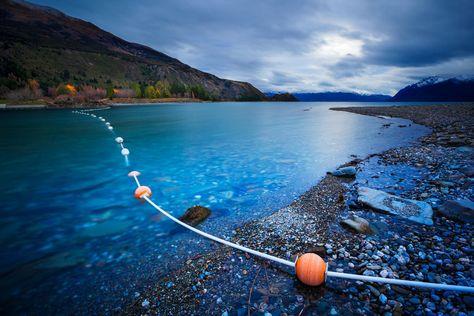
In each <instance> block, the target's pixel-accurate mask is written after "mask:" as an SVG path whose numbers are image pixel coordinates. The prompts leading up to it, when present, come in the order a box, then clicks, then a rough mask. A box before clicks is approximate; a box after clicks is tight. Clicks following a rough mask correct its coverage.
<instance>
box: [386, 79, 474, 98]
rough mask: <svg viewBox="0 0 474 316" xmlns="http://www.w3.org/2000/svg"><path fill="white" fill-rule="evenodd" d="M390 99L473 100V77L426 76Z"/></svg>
mask: <svg viewBox="0 0 474 316" xmlns="http://www.w3.org/2000/svg"><path fill="white" fill-rule="evenodd" d="M391 101H434V102H444V101H474V77H471V78H469V77H454V78H443V77H439V76H433V77H428V78H425V79H423V80H421V81H419V82H417V83H414V84H412V85H409V86H406V87H405V88H403V89H401V90H400V91H398V93H397V94H395V96H393V98H392V99H391Z"/></svg>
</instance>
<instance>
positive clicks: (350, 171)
mask: <svg viewBox="0 0 474 316" xmlns="http://www.w3.org/2000/svg"><path fill="white" fill-rule="evenodd" d="M328 173H329V174H332V175H333V176H336V177H347V178H352V177H355V175H356V173H357V171H356V168H355V167H352V166H350V167H342V168H339V169H337V170H334V171H330V172H328Z"/></svg>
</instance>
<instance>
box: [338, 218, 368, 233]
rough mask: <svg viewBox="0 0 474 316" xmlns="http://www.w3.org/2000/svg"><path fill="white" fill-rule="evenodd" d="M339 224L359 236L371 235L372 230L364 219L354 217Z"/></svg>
mask: <svg viewBox="0 0 474 316" xmlns="http://www.w3.org/2000/svg"><path fill="white" fill-rule="evenodd" d="M341 224H342V225H343V226H346V227H349V228H351V229H353V230H355V231H356V232H358V233H361V234H370V233H372V229H371V228H370V224H369V222H368V221H367V220H366V219H364V218H362V217H359V216H357V215H354V216H353V217H352V218H347V219H344V220H342V221H341Z"/></svg>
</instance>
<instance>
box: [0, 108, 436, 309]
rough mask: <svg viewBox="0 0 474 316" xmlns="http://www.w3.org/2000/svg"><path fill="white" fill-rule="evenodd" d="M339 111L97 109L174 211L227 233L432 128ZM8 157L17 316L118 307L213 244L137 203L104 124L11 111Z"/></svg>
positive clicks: (8, 299)
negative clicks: (204, 215) (196, 210)
mask: <svg viewBox="0 0 474 316" xmlns="http://www.w3.org/2000/svg"><path fill="white" fill-rule="evenodd" d="M335 105H337V104H334V103H313V104H309V103H302V104H298V103H221V104H220V103H212V104H166V105H159V106H141V107H122V108H113V109H109V110H104V111H101V112H100V114H101V115H103V116H105V117H107V119H108V120H109V121H110V122H111V123H112V124H113V126H114V130H115V132H116V133H117V135H118V136H122V137H124V138H125V142H126V145H127V148H129V149H130V151H131V154H130V163H131V168H133V169H137V170H139V171H140V172H142V176H141V178H140V180H141V182H142V183H143V184H146V185H149V186H151V187H152V189H153V193H154V198H155V201H157V202H158V203H159V204H160V205H161V206H163V207H164V208H165V209H167V210H169V211H171V212H172V213H173V214H174V215H180V214H182V213H183V212H184V211H185V210H186V209H187V208H188V207H190V206H192V205H195V204H200V205H205V206H208V207H210V208H211V209H212V211H213V213H212V215H211V217H210V218H209V219H208V220H207V221H206V223H204V224H203V225H202V228H203V229H204V230H206V231H209V232H211V233H215V234H217V235H219V236H224V237H229V236H231V235H232V229H233V228H234V227H235V226H236V225H239V224H241V223H243V222H245V221H247V220H250V219H252V218H256V217H260V216H263V215H265V214H268V213H269V212H271V211H272V210H274V209H276V208H278V207H281V206H283V205H285V204H287V203H289V202H291V201H292V200H293V199H294V198H296V197H297V196H298V195H300V194H301V193H303V192H304V191H305V190H307V189H308V188H309V187H310V186H311V185H313V184H315V183H316V181H317V180H318V179H319V178H321V177H322V176H323V175H324V174H325V172H326V171H327V170H328V169H331V168H334V167H336V166H338V165H339V164H341V163H343V162H345V161H348V160H350V159H351V155H358V156H364V155H367V154H368V153H371V152H377V151H380V150H382V149H386V148H389V147H393V146H396V145H399V144H403V143H407V142H409V141H411V140H413V139H415V138H416V137H418V136H419V135H421V134H422V133H426V132H427V129H426V128H424V127H421V126H416V125H415V126H411V127H410V128H398V126H397V124H392V125H391V126H390V127H389V128H383V124H384V123H386V120H384V119H380V118H373V117H366V116H361V115H355V114H350V113H344V112H335V111H329V110H328V108H329V107H330V106H335ZM309 107H311V110H309V111H304V109H307V108H309ZM395 121H397V120H395ZM400 121H401V120H400ZM404 124H406V121H404ZM0 148H1V152H2V160H1V161H0V175H1V179H2V181H1V183H0V186H1V187H0V201H1V204H0V205H1V208H0V212H1V217H0V225H1V229H0V243H1V257H2V260H1V262H0V273H1V279H0V280H1V288H0V290H1V293H2V294H1V300H2V305H3V306H6V307H4V308H6V309H8V310H9V311H12V310H15V309H16V310H29V309H33V308H41V309H43V310H46V311H64V310H65V308H69V311H71V310H72V311H81V310H82V311H85V310H90V309H93V310H99V311H107V309H108V311H109V312H111V311H113V309H110V308H119V307H120V306H122V305H123V304H126V303H127V302H130V301H131V300H133V298H134V296H136V295H137V293H139V291H140V290H141V289H142V288H143V287H144V286H146V285H147V284H149V282H150V280H153V278H157V277H159V276H160V275H163V274H166V273H167V272H168V271H170V269H172V267H171V265H173V264H176V262H178V264H179V262H182V261H183V258H186V257H187V256H190V255H193V254H195V253H197V252H202V251H206V249H209V248H212V247H215V246H214V245H212V244H210V243H209V242H208V241H204V240H201V239H200V238H198V237H196V236H194V235H192V234H191V233H188V232H186V231H184V230H183V229H181V228H179V227H176V226H175V225H174V224H173V223H172V222H170V221H167V220H165V219H163V218H162V217H161V216H160V215H159V214H156V213H154V212H153V210H152V209H151V208H150V207H147V206H146V205H142V203H140V202H139V201H137V200H135V199H134V198H133V189H134V183H133V182H132V180H131V179H129V178H127V177H126V173H127V171H128V169H127V168H126V167H125V166H124V164H123V158H122V156H121V155H120V149H119V148H118V146H117V144H116V143H115V142H114V141H113V137H112V136H111V134H110V133H109V132H108V131H107V130H106V128H105V127H104V125H103V124H101V123H100V122H99V121H98V120H93V119H91V118H88V117H85V116H81V115H73V114H72V113H71V111H69V110H58V111H21V112H20V111H18V112H2V113H0ZM25 300H27V302H28V304H26V303H25ZM45 304H46V305H45Z"/></svg>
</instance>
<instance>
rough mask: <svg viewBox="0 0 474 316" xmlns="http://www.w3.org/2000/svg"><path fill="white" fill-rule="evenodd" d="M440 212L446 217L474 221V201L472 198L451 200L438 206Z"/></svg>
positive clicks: (466, 221)
mask: <svg viewBox="0 0 474 316" xmlns="http://www.w3.org/2000/svg"><path fill="white" fill-rule="evenodd" d="M438 212H439V213H440V214H441V215H442V216H445V217H448V218H451V219H454V220H457V221H461V222H465V223H471V224H472V223H474V202H472V201H471V200H467V199H464V200H456V201H455V200H449V201H446V202H445V203H443V204H441V205H440V206H439V207H438Z"/></svg>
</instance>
